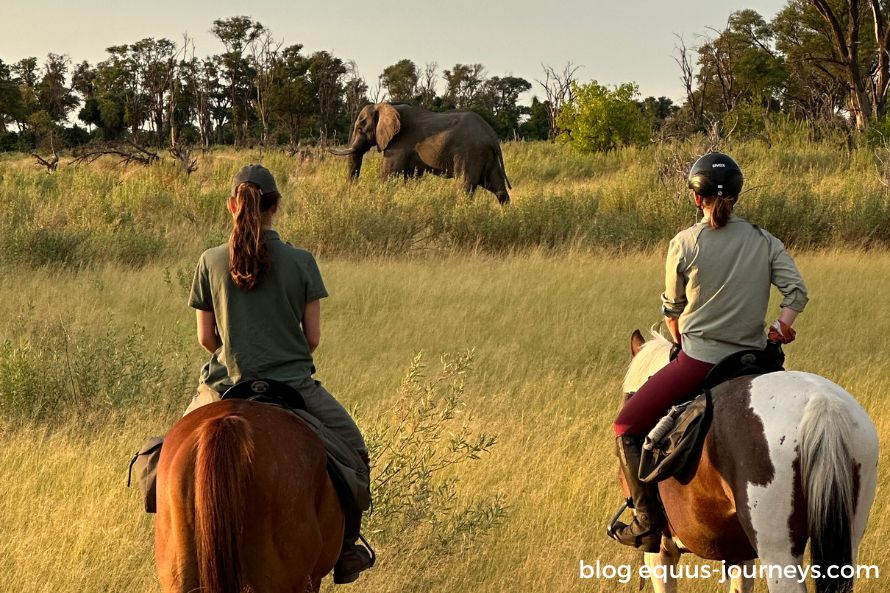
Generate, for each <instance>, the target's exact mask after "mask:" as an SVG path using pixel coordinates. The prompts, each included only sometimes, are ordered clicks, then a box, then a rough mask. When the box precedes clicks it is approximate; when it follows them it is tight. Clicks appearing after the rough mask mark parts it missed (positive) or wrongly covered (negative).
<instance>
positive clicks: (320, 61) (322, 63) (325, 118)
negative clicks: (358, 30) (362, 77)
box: [308, 51, 346, 140]
mask: <svg viewBox="0 0 890 593" xmlns="http://www.w3.org/2000/svg"><path fill="white" fill-rule="evenodd" d="M308 66H309V68H308V79H309V85H310V88H311V89H312V93H313V94H314V96H315V97H316V99H317V101H318V112H317V113H318V132H319V135H320V136H321V138H322V139H325V140H327V139H329V138H332V137H333V136H334V133H335V123H336V121H337V114H338V113H339V111H340V109H341V108H342V106H343V83H342V77H343V75H344V74H346V65H345V64H344V63H343V60H341V59H340V58H336V57H334V56H333V55H331V54H330V53H329V52H326V51H317V52H315V53H314V54H312V55H311V56H309V64H308Z"/></svg>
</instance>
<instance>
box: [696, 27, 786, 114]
mask: <svg viewBox="0 0 890 593" xmlns="http://www.w3.org/2000/svg"><path fill="white" fill-rule="evenodd" d="M698 56H699V60H698V66H699V71H698V75H697V77H696V78H697V80H698V91H697V92H698V95H699V97H698V101H700V102H701V103H700V105H701V108H702V110H703V111H705V112H709V113H711V114H713V115H717V116H722V115H724V114H726V113H729V112H731V111H732V110H733V109H735V108H736V106H738V105H739V104H740V103H742V102H745V103H747V104H752V105H753V104H755V103H761V104H763V105H764V108H766V109H769V108H770V107H771V106H775V107H776V108H777V107H778V105H779V104H780V102H781V98H782V94H783V92H784V88H785V84H786V79H787V72H786V70H785V67H784V63H783V60H782V58H781V56H780V55H779V54H778V52H777V51H776V50H775V49H774V47H773V29H772V27H771V26H770V25H768V24H767V23H766V21H764V19H763V17H762V16H760V15H759V14H758V13H757V12H756V11H753V10H740V11H737V12H734V13H733V14H732V15H730V17H729V20H728V21H727V25H726V27H725V28H724V29H723V30H722V31H719V32H717V35H716V36H715V37H713V38H711V39H709V40H708V41H706V42H705V43H703V44H702V45H701V46H700V47H699V48H698Z"/></svg>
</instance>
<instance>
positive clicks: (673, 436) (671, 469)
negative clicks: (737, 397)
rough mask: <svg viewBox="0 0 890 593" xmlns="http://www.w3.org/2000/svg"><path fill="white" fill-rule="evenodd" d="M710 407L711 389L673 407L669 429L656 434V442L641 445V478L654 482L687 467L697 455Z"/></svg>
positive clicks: (710, 410)
mask: <svg viewBox="0 0 890 593" xmlns="http://www.w3.org/2000/svg"><path fill="white" fill-rule="evenodd" d="M712 408H713V404H712V402H711V392H710V391H705V392H704V393H703V394H701V395H699V396H698V397H696V398H695V399H694V400H692V402H690V403H689V404H688V405H685V406H684V407H683V408H679V409H678V411H676V412H675V411H673V409H672V412H671V413H669V415H671V414H673V415H674V416H675V417H674V418H673V427H672V429H671V430H670V432H668V433H667V434H666V435H664V434H663V435H657V436H655V437H654V440H655V442H651V445H650V442H647V446H646V447H644V448H643V451H642V454H641V456H640V468H639V472H640V473H639V476H640V481H642V482H649V483H656V482H660V481H662V480H665V479H667V478H670V477H672V476H677V475H681V474H682V473H684V472H685V471H686V469H687V468H688V466H689V464H690V462H692V461H694V460H695V459H697V458H698V455H699V453H700V445H701V443H702V442H703V441H704V436H705V435H706V434H707V432H708V428H709V427H710V425H711V417H712V415H713V410H712ZM659 424H660V423H659ZM653 432H655V431H653ZM650 437H652V433H650ZM648 440H649V439H648V438H647V441H648Z"/></svg>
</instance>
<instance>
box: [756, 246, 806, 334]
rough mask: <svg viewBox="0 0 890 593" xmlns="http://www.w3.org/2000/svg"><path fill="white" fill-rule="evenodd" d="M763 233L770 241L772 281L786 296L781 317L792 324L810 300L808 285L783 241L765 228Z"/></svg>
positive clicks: (781, 305) (782, 304) (783, 300)
mask: <svg viewBox="0 0 890 593" xmlns="http://www.w3.org/2000/svg"><path fill="white" fill-rule="evenodd" d="M761 230H762V229H761ZM763 234H764V235H765V236H766V238H767V239H768V240H769V243H770V247H769V250H770V282H771V283H772V284H774V285H775V286H776V288H778V289H779V292H781V293H782V296H783V297H784V298H783V299H782V303H781V304H780V307H782V315H783V316H784V317H780V318H779V319H781V320H782V321H783V322H785V323H787V324H788V325H791V323H792V322H793V321H794V319H795V318H796V317H797V314H798V313H800V312H801V311H803V309H804V307H806V305H807V302H808V301H809V300H810V299H809V296H808V295H807V287H806V284H804V282H803V278H801V276H800V271H799V270H798V269H797V266H796V265H795V264H794V260H793V259H791V256H790V255H788V252H787V251H785V246H784V245H783V244H782V242H781V241H779V240H778V239H776V238H775V237H773V236H772V235H771V234H770V233H769V232H767V231H765V230H764V231H763Z"/></svg>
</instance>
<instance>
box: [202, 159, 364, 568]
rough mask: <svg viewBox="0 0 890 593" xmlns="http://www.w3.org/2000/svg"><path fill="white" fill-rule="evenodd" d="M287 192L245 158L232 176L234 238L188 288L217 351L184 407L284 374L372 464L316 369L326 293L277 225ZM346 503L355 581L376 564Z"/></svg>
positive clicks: (206, 342)
mask: <svg viewBox="0 0 890 593" xmlns="http://www.w3.org/2000/svg"><path fill="white" fill-rule="evenodd" d="M280 199H281V195H280V194H279V192H278V187H277V185H276V184H275V179H274V177H273V176H272V174H271V173H270V172H269V170H268V169H266V168H265V167H263V166H262V165H247V166H245V167H243V168H242V169H241V170H240V171H238V173H237V174H236V175H235V178H234V179H233V181H232V190H231V192H230V196H229V199H228V203H227V206H228V210H229V212H230V213H231V215H232V231H231V234H230V236H229V240H228V241H227V242H226V243H223V244H222V245H219V246H217V247H213V248H211V249H208V250H207V251H205V252H204V253H203V254H202V255H201V259H200V260H199V261H198V265H197V268H196V270H195V276H194V281H193V283H192V290H191V295H190V297H189V305H190V306H191V307H193V308H194V309H196V314H197V323H198V340H199V341H200V343H201V345H202V346H204V348H205V349H206V350H207V351H208V352H210V354H211V357H210V360H209V362H207V364H205V365H204V367H203V369H202V370H201V380H200V383H199V385H198V391H197V394H196V395H195V397H194V399H193V400H192V403H191V405H190V406H189V408H188V410H186V413H189V412H190V411H192V410H194V409H195V408H197V407H200V406H202V405H205V404H208V403H211V402H213V401H216V400H219V399H220V394H222V393H223V392H225V391H226V390H227V389H228V388H230V387H232V386H233V385H234V384H235V383H238V382H239V381H242V380H248V379H267V380H270V379H271V380H275V381H280V382H282V383H286V384H288V385H290V386H291V387H293V388H294V389H296V390H297V391H298V392H299V393H300V395H302V397H303V400H304V401H305V403H306V408H307V411H308V412H309V413H310V414H311V415H313V416H315V418H317V419H318V420H319V421H320V422H321V423H322V424H323V425H324V426H325V427H326V428H327V429H328V430H330V431H331V432H333V433H335V434H337V435H339V437H340V439H342V440H343V441H345V442H346V443H348V444H349V445H350V446H351V447H352V448H354V449H355V450H356V451H357V452H358V454H359V455H360V456H361V458H362V459H363V460H364V466H365V467H364V468H361V471H366V472H368V473H369V472H370V468H369V459H368V449H367V446H366V445H365V441H364V439H363V438H362V434H361V432H360V431H359V429H358V427H357V426H356V424H355V422H354V421H353V420H352V418H351V417H350V415H349V413H348V412H347V411H346V410H345V409H344V408H343V406H341V405H340V404H339V403H338V402H337V400H336V399H334V397H333V396H332V395H331V394H330V393H328V392H327V391H326V390H325V389H324V387H322V385H321V383H320V382H319V381H316V380H315V379H313V377H312V375H313V374H314V372H315V366H314V364H313V359H312V353H313V351H314V350H315V348H317V347H318V344H319V340H320V339H321V309H320V301H321V299H323V298H325V297H326V296H328V293H327V290H326V288H325V285H324V282H323V281H322V278H321V273H320V272H319V269H318V265H317V264H316V262H315V258H314V257H313V256H312V254H311V253H309V252H308V251H305V250H303V249H298V248H296V247H293V246H291V245H290V244H288V243H284V242H283V241H282V240H281V238H280V237H279V235H278V233H277V232H276V231H274V230H273V229H272V221H273V218H274V216H275V215H276V214H277V212H278V205H279V201H280ZM353 506H354V505H353ZM344 511H345V514H346V525H345V533H344V543H343V548H342V551H341V554H340V559H339V560H338V561H337V564H336V566H335V568H334V582H335V583H348V582H352V581H354V580H355V579H357V578H358V576H359V573H360V572H362V571H363V570H366V569H367V568H370V567H371V564H372V561H371V555H370V554H369V552H368V550H367V549H366V548H365V547H363V546H361V545H358V544H357V543H356V542H357V540H358V539H359V536H360V531H361V520H362V512H361V509H357V508H352V509H350V508H344Z"/></svg>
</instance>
